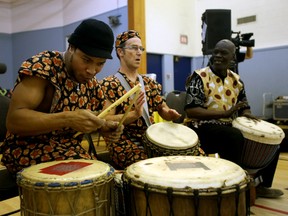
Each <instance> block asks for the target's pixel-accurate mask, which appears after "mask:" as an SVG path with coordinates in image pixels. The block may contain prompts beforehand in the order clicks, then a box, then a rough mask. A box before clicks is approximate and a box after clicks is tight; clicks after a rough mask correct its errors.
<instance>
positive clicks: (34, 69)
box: [0, 51, 105, 173]
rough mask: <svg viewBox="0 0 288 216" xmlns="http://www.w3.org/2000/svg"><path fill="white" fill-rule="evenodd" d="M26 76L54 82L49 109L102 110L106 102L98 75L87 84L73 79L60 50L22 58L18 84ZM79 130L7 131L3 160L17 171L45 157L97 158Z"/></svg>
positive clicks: (46, 158)
mask: <svg viewBox="0 0 288 216" xmlns="http://www.w3.org/2000/svg"><path fill="white" fill-rule="evenodd" d="M24 76H37V77H40V78H42V79H46V80H48V81H49V82H50V83H51V84H52V85H53V86H54V89H55V93H54V97H53V101H52V104H51V108H50V113H57V112H63V111H73V110H77V109H90V110H92V111H96V110H98V111H99V110H102V108H103V106H104V102H105V100H104V99H105V97H104V94H103V91H102V90H101V87H100V86H99V83H98V81H97V80H96V78H93V79H91V80H90V81H89V82H88V83H85V84H79V83H76V82H75V81H73V80H72V79H71V77H70V76H69V74H68V73H67V71H66V68H65V63H64V61H63V58H62V55H61V53H60V52H57V51H44V52H42V53H39V54H37V55H35V56H33V57H31V58H30V59H28V60H26V61H25V62H23V64H22V65H21V67H20V69H19V76H18V78H17V81H16V84H15V86H17V84H18V83H19V82H21V80H22V78H23V77H24ZM27 124H29V122H27ZM76 132H77V131H75V130H73V129H71V128H63V129H60V130H55V131H52V132H50V133H47V134H42V135H38V136H25V137H23V136H22V137H21V136H18V135H15V134H12V133H9V131H8V133H7V136H6V140H5V141H4V142H3V144H2V145H1V146H0V150H1V152H2V153H3V157H2V162H3V164H4V165H5V166H6V167H7V169H8V170H9V171H10V172H12V173H16V172H17V171H20V170H21V169H22V168H25V167H28V166H30V165H33V164H38V163H41V162H46V161H53V160H65V159H75V158H84V159H92V158H94V157H92V156H91V155H89V154H88V152H86V151H85V150H84V149H83V148H82V146H81V145H80V143H81V141H82V138H83V135H80V136H78V137H76V138H74V137H73V135H74V134H75V133H76ZM94 159H95V158H94Z"/></svg>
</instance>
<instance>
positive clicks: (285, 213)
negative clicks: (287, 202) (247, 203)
mask: <svg viewBox="0 0 288 216" xmlns="http://www.w3.org/2000/svg"><path fill="white" fill-rule="evenodd" d="M254 206H255V207H258V208H263V209H267V210H270V211H274V212H278V213H281V214H284V215H288V212H287V211H283V210H279V209H274V208H270V207H267V206H263V205H257V204H254Z"/></svg>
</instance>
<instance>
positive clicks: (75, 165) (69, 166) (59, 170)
mask: <svg viewBox="0 0 288 216" xmlns="http://www.w3.org/2000/svg"><path fill="white" fill-rule="evenodd" d="M91 164H92V163H86V162H75V161H71V162H62V163H59V164H55V165H53V166H49V167H46V168H43V169H41V171H40V173H45V174H53V175H59V176H62V175H65V174H67V173H71V172H74V171H76V170H79V169H82V168H83V167H86V166H89V165H91Z"/></svg>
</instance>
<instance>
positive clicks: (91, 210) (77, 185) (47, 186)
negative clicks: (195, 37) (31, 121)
mask: <svg viewBox="0 0 288 216" xmlns="http://www.w3.org/2000/svg"><path fill="white" fill-rule="evenodd" d="M113 177H114V169H113V168H112V167H111V166H110V165H108V164H106V163H104V162H101V161H96V160H83V159H79V160H66V161H54V162H46V163H41V164H37V165H33V166H31V167H28V168H25V169H23V170H22V171H20V172H19V173H18V174H17V183H18V185H19V195H20V203H21V215H25V216H27V215H28V216H30V215H31V216H32V215H33V216H40V215H41V216H43V215H62V216H64V215H67V216H68V215H69V216H71V215H87V216H102V215H112V213H113V212H114V210H113V206H114V200H113V198H114V196H113Z"/></svg>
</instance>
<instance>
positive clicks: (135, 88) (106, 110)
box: [73, 83, 141, 138]
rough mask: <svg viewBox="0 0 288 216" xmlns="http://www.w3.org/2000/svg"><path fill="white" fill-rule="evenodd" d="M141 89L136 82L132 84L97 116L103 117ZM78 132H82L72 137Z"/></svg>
mask: <svg viewBox="0 0 288 216" xmlns="http://www.w3.org/2000/svg"><path fill="white" fill-rule="evenodd" d="M140 90H141V84H140V83H139V84H137V85H136V86H134V87H133V88H132V89H130V90H129V91H128V92H127V93H126V94H125V95H123V96H122V97H121V98H119V99H118V100H117V101H115V102H114V103H112V104H111V105H110V106H109V107H107V109H105V110H104V111H103V112H101V113H100V114H99V115H98V117H99V118H104V117H105V116H106V115H107V114H108V113H109V112H110V111H111V110H113V109H114V108H115V107H117V106H118V105H119V104H121V103H122V102H123V101H125V100H126V99H127V98H129V97H130V96H131V95H133V94H134V93H135V92H138V91H140ZM80 134H82V132H77V133H76V134H75V135H74V136H73V137H74V138H75V137H77V136H79V135H80Z"/></svg>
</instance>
